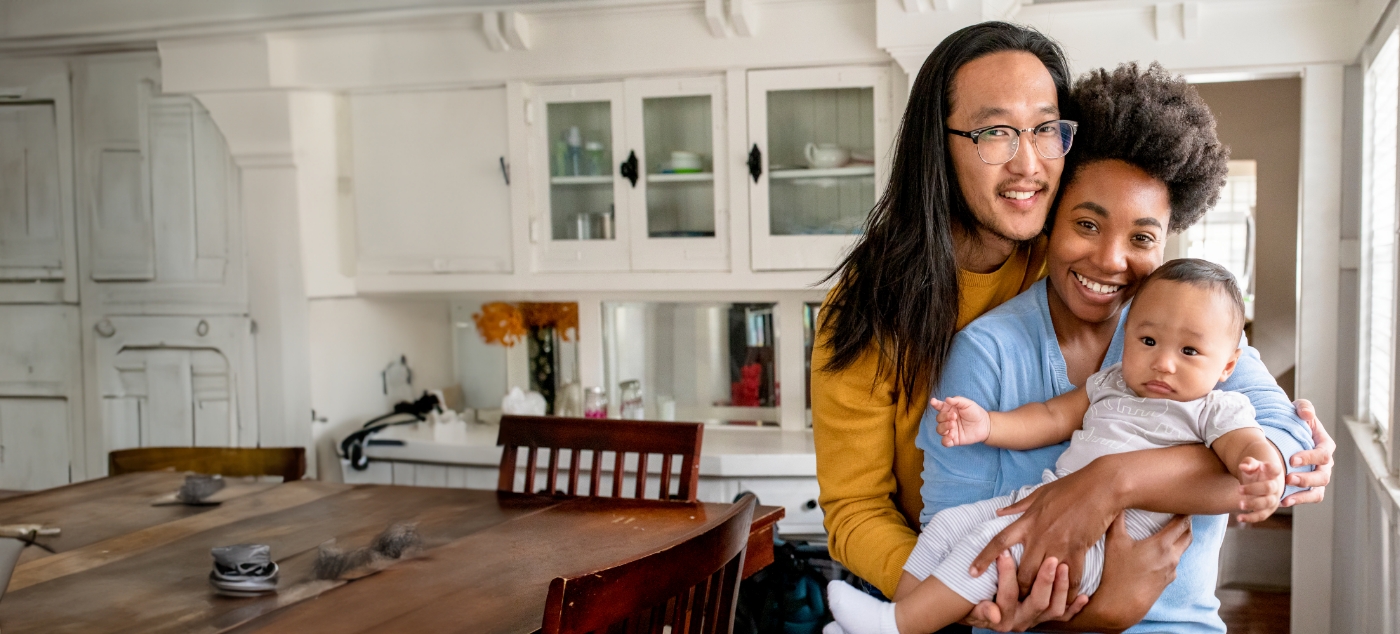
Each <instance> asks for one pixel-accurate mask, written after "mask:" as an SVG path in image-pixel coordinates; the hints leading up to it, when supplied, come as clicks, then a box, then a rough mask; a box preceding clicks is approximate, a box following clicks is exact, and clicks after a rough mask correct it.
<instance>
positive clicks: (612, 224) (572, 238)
mask: <svg viewBox="0 0 1400 634" xmlns="http://www.w3.org/2000/svg"><path fill="white" fill-rule="evenodd" d="M535 102H536V103H534V104H532V108H534V112H535V114H536V116H539V115H543V116H542V117H541V118H542V119H543V120H542V121H538V120H537V121H535V122H533V124H532V125H533V126H534V133H535V134H534V139H535V141H534V148H533V150H534V156H535V157H537V160H535V161H532V166H533V168H534V173H535V175H536V178H537V179H539V180H540V186H538V187H537V188H536V191H537V192H539V193H540V194H543V195H542V196H541V195H538V194H537V197H536V205H537V208H538V209H541V213H540V215H539V216H537V217H536V218H535V219H534V223H535V224H534V225H533V226H532V227H531V237H532V239H533V240H534V241H535V242H536V243H537V244H542V245H543V247H542V248H541V249H540V250H539V258H538V260H537V267H538V268H540V269H543V270H573V271H577V270H597V271H609V270H625V269H627V268H628V267H629V261H628V252H627V235H628V233H627V230H628V226H629V225H628V217H627V212H626V209H620V208H619V207H620V206H623V207H625V205H626V204H627V201H626V196H627V188H628V181H627V179H625V178H623V177H622V174H621V172H623V171H626V168H625V166H624V165H623V163H625V162H626V157H625V156H624V157H619V156H618V154H619V153H618V152H617V151H615V148H620V147H622V146H623V143H622V142H621V138H622V137H623V134H624V130H623V125H622V122H623V114H624V113H623V104H622V85H621V84H619V83H609V84H585V85H577V86H543V87H539V88H537V89H536V93H535ZM539 159H542V160H539Z"/></svg>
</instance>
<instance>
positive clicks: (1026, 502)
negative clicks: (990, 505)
mask: <svg viewBox="0 0 1400 634" xmlns="http://www.w3.org/2000/svg"><path fill="white" fill-rule="evenodd" d="M1104 462H1105V461H1103V460H1095V461H1094V462H1091V463H1089V465H1088V466H1086V467H1084V468H1083V469H1080V470H1079V471H1075V472H1074V473H1071V474H1069V475H1066V476H1065V477H1063V478H1060V479H1058V480H1055V481H1054V482H1049V483H1047V484H1045V485H1043V486H1041V487H1040V488H1038V489H1036V490H1035V491H1032V492H1031V494H1030V495H1027V496H1026V497H1024V498H1022V499H1021V501H1019V502H1017V503H1015V504H1012V505H1011V506H1008V507H1006V508H1004V509H1001V510H1000V511H997V514H998V515H1010V514H1013V513H1023V515H1022V516H1021V517H1019V518H1017V519H1016V521H1015V522H1012V523H1011V525H1010V526H1007V527H1006V528H1005V529H1003V530H1002V531H1001V533H999V534H997V536H996V537H993V538H992V540H991V542H990V543H988V544H987V547H986V548H983V549H982V552H981V553H980V554H978V555H977V558H976V559H974V560H973V562H972V570H971V571H969V572H970V574H972V575H974V576H975V575H979V574H981V573H982V571H983V570H986V568H987V566H989V565H991V563H992V561H993V560H995V559H996V557H997V555H999V554H1000V553H1002V552H1003V551H1005V550H1007V549H1009V548H1011V546H1013V545H1015V544H1024V545H1025V553H1024V554H1023V555H1022V557H1021V566H1020V569H1019V570H1018V571H1017V575H1016V579H1017V582H1018V585H1019V588H1020V590H1021V592H1022V593H1026V592H1029V591H1030V589H1031V582H1033V581H1034V580H1035V578H1036V575H1037V574H1038V573H1039V571H1040V568H1041V563H1042V562H1043V561H1044V560H1045V559H1046V557H1047V556H1051V555H1053V556H1054V557H1055V558H1056V559H1057V560H1060V561H1063V562H1065V563H1066V564H1068V565H1069V595H1070V596H1075V595H1077V594H1078V593H1079V580H1080V577H1081V575H1082V574H1083V568H1084V554H1085V553H1086V552H1087V551H1088V550H1089V547H1090V546H1093V545H1094V543H1095V542H1097V541H1099V538H1100V537H1103V536H1104V533H1105V532H1107V531H1108V527H1109V524H1111V523H1113V518H1114V517H1115V516H1117V515H1118V514H1119V512H1121V511H1122V510H1123V509H1122V507H1121V506H1120V504H1119V503H1118V501H1117V495H1116V493H1115V491H1114V489H1113V488H1112V487H1110V486H1104V483H1105V482H1113V481H1114V480H1113V479H1112V477H1111V476H1107V475H1105V474H1102V473H1099V471H1100V470H1101V468H1102V464H1103V463H1104ZM1030 536H1035V539H1033V540H1028V539H1027V538H1028V537H1030Z"/></svg>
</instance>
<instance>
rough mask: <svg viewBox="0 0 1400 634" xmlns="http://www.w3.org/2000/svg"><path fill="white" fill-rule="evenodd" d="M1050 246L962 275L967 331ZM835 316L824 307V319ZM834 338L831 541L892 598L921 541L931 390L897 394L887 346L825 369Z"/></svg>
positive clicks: (826, 480) (827, 488) (827, 403)
mask: <svg viewBox="0 0 1400 634" xmlns="http://www.w3.org/2000/svg"><path fill="white" fill-rule="evenodd" d="M1045 246H1046V242H1045V239H1044V238H1040V239H1038V240H1036V241H1035V242H1033V243H1031V244H1030V245H1027V246H1023V247H1021V248H1019V249H1017V250H1016V252H1015V253H1013V254H1012V256H1011V257H1010V258H1008V259H1007V261H1006V263H1004V264H1003V265H1002V266H1001V268H999V269H997V270H996V271H993V272H991V273H985V274H983V273H969V272H967V271H960V272H959V273H958V284H959V286H960V287H961V288H960V290H961V302H960V304H959V307H958V328H959V329H962V327H963V326H966V325H967V324H968V323H969V322H971V321H972V320H973V319H976V318H977V317H979V316H981V315H982V313H985V312H987V311H989V310H991V309H993V308H995V307H996V306H999V305H1000V304H1001V303H1002V302H1005V301H1006V300H1008V299H1011V298H1012V297H1015V296H1016V295H1017V294H1018V293H1020V292H1021V291H1023V290H1025V289H1026V288H1028V287H1030V285H1031V284H1032V283H1034V282H1035V281H1036V280H1039V279H1040V278H1042V277H1044V276H1045ZM827 299H828V301H829V300H830V296H829V295H828V298H827ZM826 314H827V313H826V306H825V305H823V307H822V311H821V313H820V315H821V317H823V318H824V317H825V316H826ZM823 321H824V319H823ZM829 336H830V333H829V332H827V331H826V329H825V327H824V326H823V327H822V329H821V331H820V332H819V334H818V337H817V346H816V347H815V349H814V350H813V351H812V377H811V381H812V434H813V437H814V439H815V441H816V449H817V482H818V483H819V484H820V485H821V497H820V502H821V505H822V510H823V511H824V512H825V513H826V519H825V525H826V532H827V535H828V543H829V545H830V548H831V555H832V557H834V558H835V559H836V560H837V561H839V562H841V564H842V565H844V566H845V567H846V568H848V569H849V570H851V571H852V572H854V573H855V574H857V575H859V576H860V577H861V578H862V579H865V580H866V581H869V582H870V583H872V584H874V585H875V586H876V587H878V588H879V589H880V590H881V591H882V592H884V593H885V596H892V595H894V590H895V587H897V586H898V585H899V578H900V574H901V572H902V569H903V567H904V562H905V560H907V559H908V558H909V553H910V551H912V550H913V549H914V542H915V541H916V540H917V538H918V536H917V533H916V532H915V527H917V526H918V522H919V511H920V510H922V509H923V498H922V497H921V496H920V493H919V486H920V484H921V483H922V480H921V474H922V472H923V466H924V455H923V451H922V450H920V449H919V448H918V447H916V446H914V438H915V437H916V436H917V435H918V432H919V420H920V419H921V418H922V417H923V414H924V408H925V407H926V406H927V405H928V401H927V397H928V389H927V388H923V389H921V390H920V391H919V392H918V394H917V399H916V400H917V402H914V403H912V407H906V405H910V403H908V399H907V398H906V396H907V395H902V394H900V395H898V396H896V394H897V393H898V390H897V389H896V388H895V379H894V376H893V375H891V374H890V373H888V372H885V373H880V372H877V366H878V364H879V355H880V351H879V350H878V349H877V348H876V347H875V345H874V344H872V345H871V347H870V348H869V350H867V351H866V353H865V354H863V355H861V357H860V358H859V359H857V360H856V362H855V363H853V364H851V365H850V366H849V367H847V368H845V369H843V370H841V371H840V372H827V371H824V370H823V368H825V367H826V362H827V359H829V358H830V357H831V348H830V345H829V343H828V337H829ZM887 365H888V364H887Z"/></svg>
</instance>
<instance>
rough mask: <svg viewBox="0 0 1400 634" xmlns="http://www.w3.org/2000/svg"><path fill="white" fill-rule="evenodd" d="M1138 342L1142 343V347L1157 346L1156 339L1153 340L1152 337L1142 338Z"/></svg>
mask: <svg viewBox="0 0 1400 634" xmlns="http://www.w3.org/2000/svg"><path fill="white" fill-rule="evenodd" d="M1140 341H1142V345H1144V346H1155V345H1157V340H1156V339H1153V338H1152V337H1143V338H1142V339H1140Z"/></svg>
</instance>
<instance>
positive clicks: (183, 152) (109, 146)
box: [74, 54, 247, 314]
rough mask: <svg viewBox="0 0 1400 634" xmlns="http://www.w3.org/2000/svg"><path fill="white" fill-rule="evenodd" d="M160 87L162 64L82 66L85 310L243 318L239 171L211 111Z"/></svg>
mask: <svg viewBox="0 0 1400 634" xmlns="http://www.w3.org/2000/svg"><path fill="white" fill-rule="evenodd" d="M159 77H160V69H159V60H158V59H157V58H156V57H155V56H154V55H147V54H140V55H132V54H123V55H110V56H94V57H90V58H85V59H84V60H83V61H82V62H81V63H78V64H75V77H74V84H75V86H76V89H75V90H76V92H77V95H76V96H77V100H78V102H79V104H80V106H81V109H80V111H79V124H80V125H79V134H78V153H79V156H80V160H79V169H78V182H79V183H80V185H79V188H78V191H79V196H78V200H79V206H80V208H81V209H82V210H83V216H84V218H85V231H84V232H83V237H84V239H83V240H82V242H83V243H84V244H85V245H86V247H85V248H86V252H87V253H88V259H87V261H86V262H85V264H84V267H83V268H84V270H85V277H86V278H87V282H88V284H89V285H88V287H87V288H88V290H87V291H85V292H89V293H90V295H89V296H88V297H85V300H86V299H93V300H96V301H97V302H99V303H101V304H103V305H106V306H108V307H111V306H114V305H119V306H126V307H128V308H123V309H122V310H124V311H128V312H137V313H139V312H169V310H172V309H170V308H168V307H170V306H181V307H183V308H180V309H173V310H177V311H178V312H186V311H190V310H193V311H195V312H202V313H215V314H230V313H232V314H240V313H246V312H247V290H246V285H247V283H246V273H245V271H244V265H243V230H242V220H241V214H240V213H239V206H238V200H237V194H238V187H237V183H238V171H237V168H236V167H235V166H234V164H233V161H232V159H231V157H230V156H229V151H228V148H227V146H226V145H225V143H224V139H223V135H222V134H220V132H219V130H218V128H217V127H216V126H215V125H214V122H213V119H212V118H210V116H209V113H208V111H206V110H205V109H204V107H203V106H202V105H200V103H199V102H198V101H197V100H196V99H194V98H193V97H189V96H184V95H164V94H162V93H161V90H160V84H159Z"/></svg>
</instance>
